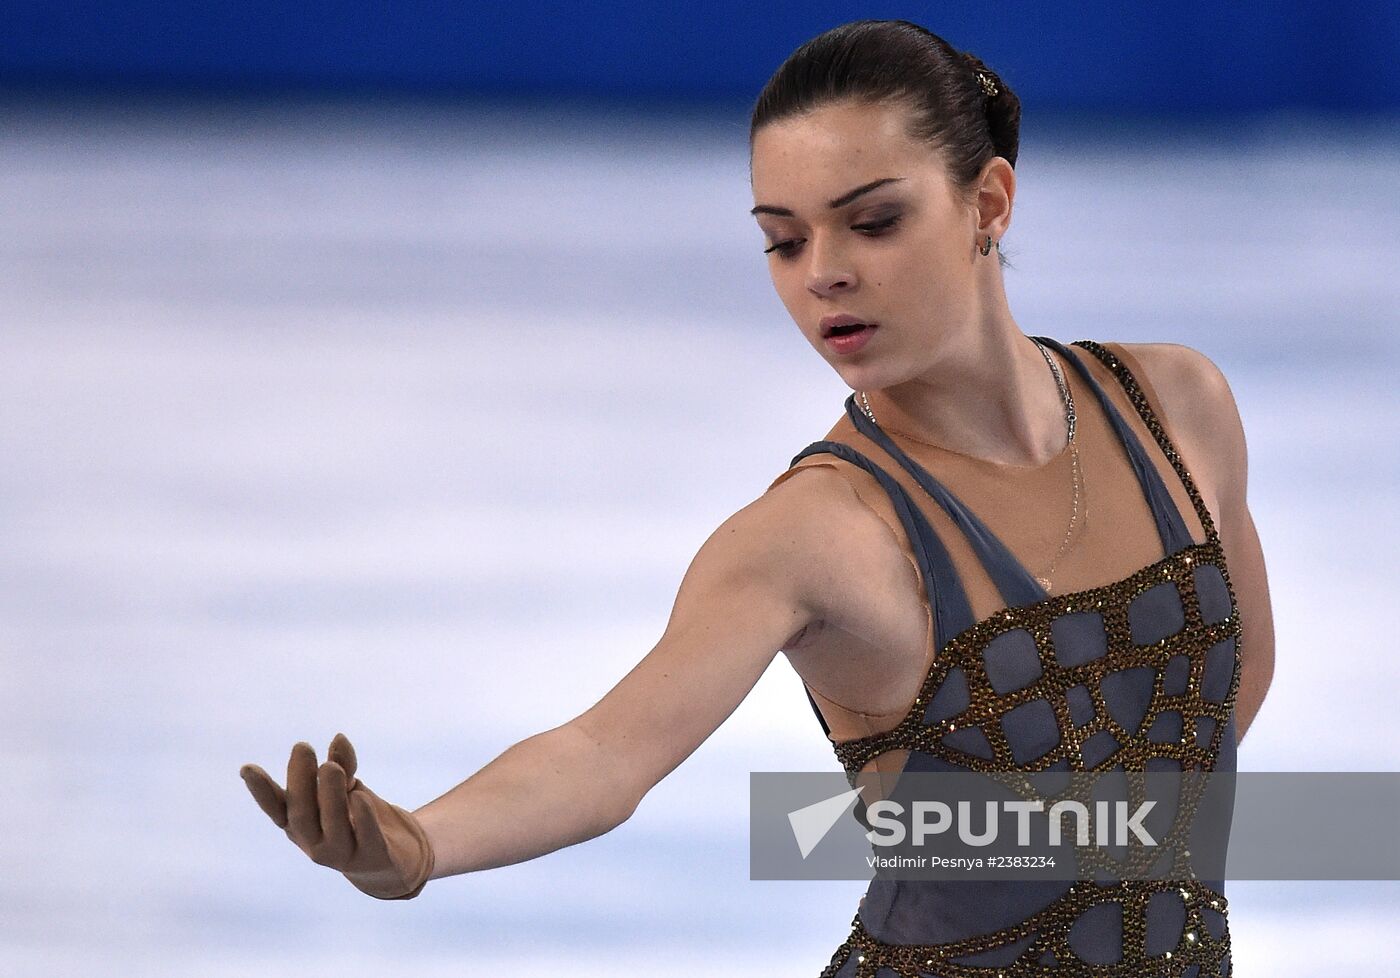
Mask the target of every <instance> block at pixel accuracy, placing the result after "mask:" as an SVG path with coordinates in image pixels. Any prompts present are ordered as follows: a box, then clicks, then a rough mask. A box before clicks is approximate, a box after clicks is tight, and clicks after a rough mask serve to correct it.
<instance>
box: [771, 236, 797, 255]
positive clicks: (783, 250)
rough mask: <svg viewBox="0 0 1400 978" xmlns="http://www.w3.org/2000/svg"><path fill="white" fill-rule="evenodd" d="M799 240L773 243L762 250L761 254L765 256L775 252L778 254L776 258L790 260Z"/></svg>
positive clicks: (793, 239)
mask: <svg viewBox="0 0 1400 978" xmlns="http://www.w3.org/2000/svg"><path fill="white" fill-rule="evenodd" d="M801 240H802V239H801V238H789V239H788V240H787V241H778V242H775V243H773V244H771V245H769V246H768V247H767V248H764V249H763V253H764V254H765V255H766V254H768V253H769V252H772V251H776V252H777V253H778V257H780V258H791V257H792V256H793V253H794V250H795V249H796V247H797V245H798V243H799V242H800V241H801Z"/></svg>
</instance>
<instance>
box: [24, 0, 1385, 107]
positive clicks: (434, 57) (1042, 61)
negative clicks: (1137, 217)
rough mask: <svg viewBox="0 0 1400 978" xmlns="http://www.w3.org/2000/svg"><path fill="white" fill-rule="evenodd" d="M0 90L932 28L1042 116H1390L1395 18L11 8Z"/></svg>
mask: <svg viewBox="0 0 1400 978" xmlns="http://www.w3.org/2000/svg"><path fill="white" fill-rule="evenodd" d="M0 17H2V18H3V19H2V20H0V27H2V28H3V29H0V82H4V83H8V84H10V85H24V86H28V85H34V84H42V85H60V86H65V85H83V86H99V87H106V86H129V85H141V86H158V87H167V88H187V89H201V90H208V89H244V90H247V89H254V90H268V89H272V90H287V89H315V90H337V91H350V92H419V93H428V92H431V93H476V94H495V95H507V94H508V95H511V96H548V97H552V98H559V97H564V98H591V97H602V98H622V99H638V100H646V101H654V102H668V101H702V102H703V101H725V100H740V101H743V100H748V99H751V98H752V97H753V95H754V94H755V93H756V92H757V90H758V88H759V86H760V85H761V84H762V83H763V80H764V79H765V78H766V77H767V76H768V74H769V73H770V72H771V71H772V69H773V68H775V67H776V66H777V65H778V63H779V62H780V61H781V60H782V59H783V57H785V56H786V54H787V53H788V52H789V51H791V50H792V49H793V48H794V47H795V46H796V45H797V44H799V43H801V42H802V41H803V40H805V39H807V38H808V37H811V36H812V35H814V34H816V33H819V32H820V31H821V30H824V29H826V28H828V27H831V26H834V25H836V24H840V23H842V22H845V21H847V20H854V19H857V18H861V17H901V18H906V19H910V20H914V21H916V22H918V23H923V24H929V25H933V29H934V30H936V31H937V32H938V33H939V34H941V35H942V36H944V37H946V38H947V39H948V40H949V41H950V42H951V43H952V44H953V45H954V46H955V47H958V48H959V49H961V50H971V51H972V52H973V53H975V54H977V55H978V56H980V57H981V58H982V59H983V60H984V61H985V62H986V63H987V64H988V65H991V66H992V67H993V68H995V69H996V70H998V71H999V72H1001V73H1002V74H1003V76H1004V77H1005V78H1006V80H1007V81H1008V82H1009V83H1010V84H1011V85H1012V87H1013V88H1015V89H1016V91H1017V92H1018V94H1019V95H1020V96H1021V98H1022V100H1023V101H1026V102H1031V103H1034V104H1035V105H1037V106H1039V107H1040V108H1041V109H1042V110H1044V109H1066V110H1077V109H1087V110H1095V111H1096V110H1113V111H1119V112H1122V111H1132V112H1149V113H1176V112H1192V113H1199V112H1205V111H1209V112H1216V111H1239V110H1244V111H1253V110H1260V109H1278V108H1286V107H1301V108H1317V109H1328V110H1339V111H1368V110H1374V109H1379V108H1384V107H1388V106H1395V105H1397V104H1400V58H1397V57H1396V53H1397V49H1400V4H1395V3H1392V2H1384V0H1345V2H1309V3H1228V4H1227V3H1220V2H1207V0H1189V2H1188V0H1183V2H1178V3H1173V4H1124V3H1116V2H1093V3H1081V4H1074V5H1073V6H1072V7H1067V6H1065V5H1063V4H1048V3H1024V2H1022V3H1017V2H1011V3H1006V2H998V3H975V4H972V3H967V4H928V3H924V4H914V3H891V4H851V3H803V4H784V5H778V4H766V3H761V4H754V3H738V2H732V0H731V2H718V3H693V4H671V3H639V2H635V0H631V2H614V3H607V4H577V3H541V2H522V3H505V4H494V3H492V4H452V3H425V2H422V0H402V2H397V3H368V2H364V0H351V2H340V3H327V2H324V0H308V2H304V3H280V4H270V3H246V2H245V3H240V2H235V0H208V2H200V3H189V2H150V0H133V2H129V3H111V2H94V0H77V2H69V3H41V2H33V0H30V2H18V3H14V2H12V3H8V4H6V5H5V7H4V12H3V14H0Z"/></svg>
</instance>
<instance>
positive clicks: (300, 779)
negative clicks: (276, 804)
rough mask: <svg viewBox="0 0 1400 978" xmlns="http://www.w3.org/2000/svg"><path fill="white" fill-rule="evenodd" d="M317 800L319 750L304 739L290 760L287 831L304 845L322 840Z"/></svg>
mask: <svg viewBox="0 0 1400 978" xmlns="http://www.w3.org/2000/svg"><path fill="white" fill-rule="evenodd" d="M318 807H319V806H318V805H317V804H316V751H315V750H314V749H313V748H312V746H311V745H310V744H308V743H307V742H306V741H304V740H299V741H297V742H296V743H295V744H294V745H293V746H292V756H291V758H290V759H289V760H288V761H287V834H288V835H290V836H291V837H292V839H293V840H295V841H296V842H297V844H298V845H302V846H314V845H317V844H318V843H319V842H320V841H321V813H320V811H319V810H318Z"/></svg>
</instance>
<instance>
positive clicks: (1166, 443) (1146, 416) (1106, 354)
mask: <svg viewBox="0 0 1400 978" xmlns="http://www.w3.org/2000/svg"><path fill="white" fill-rule="evenodd" d="M1072 345H1073V346H1078V347H1082V348H1083V349H1085V350H1088V351H1089V352H1090V353H1092V354H1093V355H1094V356H1096V357H1098V358H1099V360H1101V361H1103V364H1104V366H1106V367H1108V369H1109V370H1111V371H1112V372H1113V375H1114V376H1115V377H1117V378H1118V382H1119V383H1120V384H1121V385H1122V386H1123V390H1124V391H1125V392H1126V393H1127V395H1128V400H1129V401H1131V402H1132V404H1133V407H1135V408H1136V409H1137V412H1138V415H1139V416H1140V417H1141V418H1142V421H1143V424H1145V425H1146V426H1147V430H1148V431H1149V432H1151V433H1152V437H1153V438H1154V439H1155V440H1156V442H1157V445H1158V447H1159V448H1161V449H1162V454H1163V455H1165V456H1166V457H1167V461H1168V462H1170V463H1171V465H1172V468H1173V469H1175V470H1176V474H1177V477H1178V478H1180V479H1181V484H1182V485H1183V486H1185V488H1186V495H1187V496H1189V497H1190V499H1191V505H1192V506H1193V507H1194V508H1195V510H1196V516H1197V518H1198V519H1200V521H1201V527H1202V528H1203V529H1204V530H1205V534H1206V540H1207V541H1210V542H1218V541H1219V539H1220V538H1219V535H1218V534H1217V533H1216V530H1215V521H1214V520H1213V519H1212V518H1211V515H1210V510H1209V509H1208V508H1207V507H1206V504H1205V500H1204V499H1202V498H1201V493H1200V490H1199V489H1197V488H1196V483H1195V481H1194V480H1193V479H1192V478H1191V473H1190V472H1189V471H1187V469H1186V464H1185V462H1183V461H1182V458H1181V455H1180V453H1179V452H1177V450H1176V446H1175V445H1173V444H1172V442H1171V439H1170V438H1168V437H1167V432H1166V429H1165V428H1163V427H1162V423H1161V421H1159V420H1158V418H1157V415H1156V413H1155V412H1154V411H1153V410H1152V405H1150V404H1149V403H1148V401H1147V397H1146V396H1145V395H1144V394H1143V392H1142V388H1141V387H1140V386H1138V382H1137V378H1135V377H1134V376H1133V372H1132V371H1131V370H1129V369H1128V366H1127V364H1125V363H1124V362H1123V361H1122V360H1120V359H1119V358H1118V357H1116V356H1114V354H1113V352H1112V351H1111V350H1109V349H1107V348H1106V347H1104V346H1103V345H1102V344H1101V343H1098V342H1096V341H1094V340H1075V341H1074V343H1073V344H1072ZM1172 508H1173V509H1175V506H1174V505H1173V507H1172Z"/></svg>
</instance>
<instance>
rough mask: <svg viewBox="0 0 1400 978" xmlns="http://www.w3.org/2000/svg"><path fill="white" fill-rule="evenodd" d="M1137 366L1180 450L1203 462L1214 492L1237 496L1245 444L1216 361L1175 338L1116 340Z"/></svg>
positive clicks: (1236, 411)
mask: <svg viewBox="0 0 1400 978" xmlns="http://www.w3.org/2000/svg"><path fill="white" fill-rule="evenodd" d="M1114 345H1115V346H1117V347H1118V348H1120V349H1122V350H1124V351H1125V352H1127V354H1128V355H1129V356H1130V357H1132V358H1133V359H1134V360H1136V361H1137V363H1138V364H1139V365H1140V366H1141V372H1142V373H1144V374H1145V375H1146V376H1145V378H1144V379H1145V380H1146V382H1147V384H1148V385H1150V386H1151V388H1152V391H1153V392H1154V393H1155V394H1156V395H1157V399H1158V400H1159V401H1160V402H1161V409H1162V412H1163V413H1164V414H1165V416H1166V417H1165V419H1164V422H1163V423H1164V424H1166V425H1167V426H1168V428H1169V429H1171V431H1172V432H1174V433H1175V436H1176V439H1177V440H1179V441H1181V442H1182V445H1181V446H1180V450H1181V451H1182V453H1183V454H1184V455H1186V456H1187V457H1195V458H1197V459H1199V460H1201V461H1202V462H1205V463H1207V464H1208V466H1209V471H1210V474H1211V476H1212V483H1213V486H1214V488H1215V490H1216V492H1215V495H1216V497H1217V498H1218V499H1220V500H1222V501H1224V500H1227V499H1235V498H1242V496H1243V493H1244V481H1245V466H1246V450H1245V438H1244V428H1243V425H1242V424H1241V422H1240V412H1239V406H1238V405H1237V404H1236V402H1235V395H1234V392H1233V391H1232V390H1231V389H1230V383H1229V381H1228V380H1226V378H1225V374H1224V372H1223V371H1222V370H1221V369H1220V367H1219V366H1217V365H1216V363H1215V362H1214V361H1213V360H1211V359H1210V358H1209V357H1207V356H1206V355H1205V354H1204V353H1202V352H1201V351H1200V350H1197V349H1194V348H1192V347H1189V346H1186V345H1184V344H1181V343H1116V344H1114Z"/></svg>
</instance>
